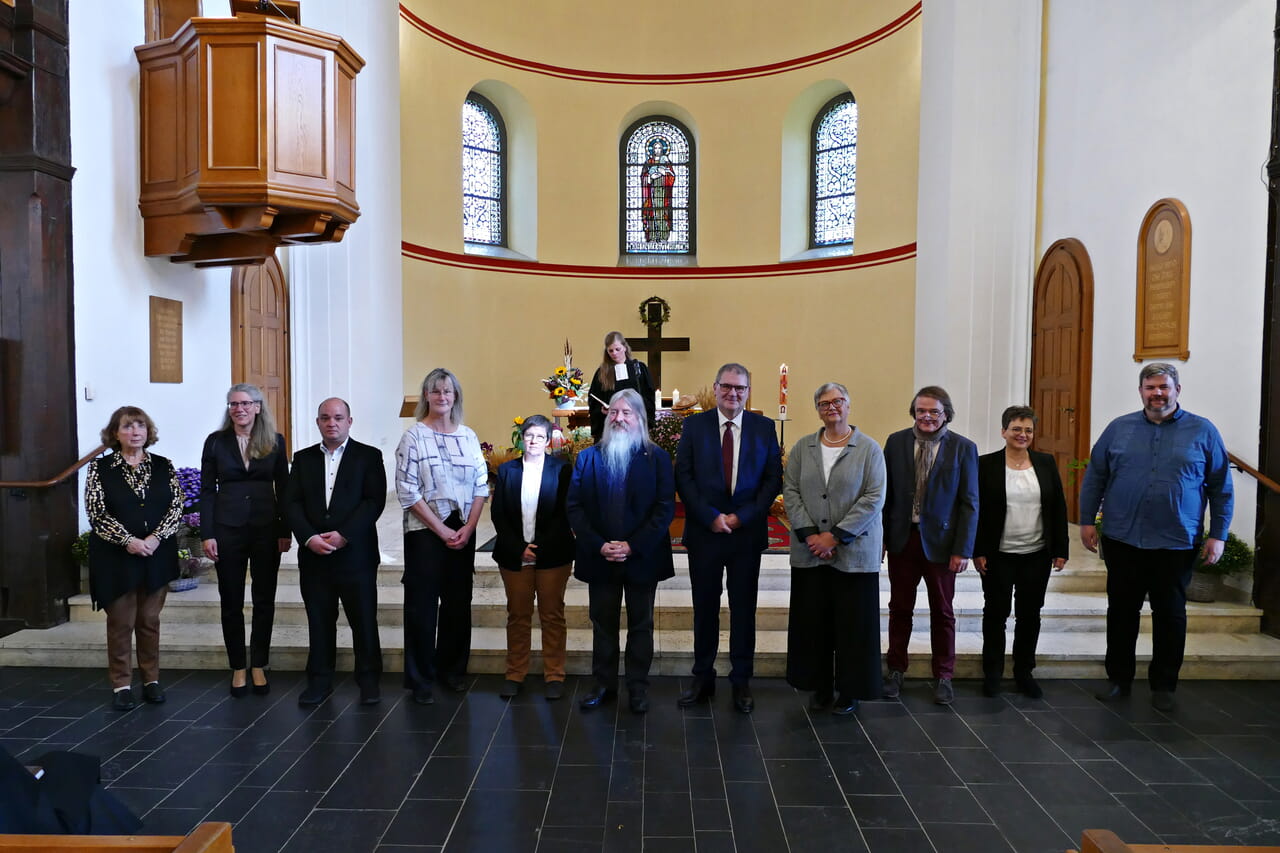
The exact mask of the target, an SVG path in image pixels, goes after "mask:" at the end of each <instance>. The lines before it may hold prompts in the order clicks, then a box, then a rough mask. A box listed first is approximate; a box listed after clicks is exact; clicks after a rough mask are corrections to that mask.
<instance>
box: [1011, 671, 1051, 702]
mask: <svg viewBox="0 0 1280 853" xmlns="http://www.w3.org/2000/svg"><path fill="white" fill-rule="evenodd" d="M1016 683H1017V685H1018V692H1019V693H1021V694H1022V695H1023V696H1026V697H1027V698H1028V699H1043V698H1044V689H1043V688H1041V686H1040V684H1039V682H1037V681H1036V680H1035V679H1034V678H1032V677H1031V676H1029V675H1023V676H1020V677H1019V678H1017V679H1016Z"/></svg>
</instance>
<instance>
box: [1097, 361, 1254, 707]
mask: <svg viewBox="0 0 1280 853" xmlns="http://www.w3.org/2000/svg"><path fill="white" fill-rule="evenodd" d="M1138 390H1139V393H1140V394H1141V395H1142V411H1140V412H1134V413H1132V414H1128V415H1122V416H1120V417H1118V418H1116V419H1115V420H1114V421H1112V422H1111V423H1110V424H1108V425H1107V428H1106V429H1105V430H1103V432H1102V436H1101V437H1100V438H1099V439H1098V443H1097V444H1095V445H1094V446H1093V453H1092V455H1091V456H1090V458H1089V467H1088V469H1087V470H1086V472H1085V477H1084V483H1083V485H1082V486H1081V489H1080V519H1081V522H1084V521H1085V520H1093V519H1096V518H1097V517H1098V511H1099V509H1101V510H1102V518H1103V530H1104V531H1105V535H1104V536H1103V537H1102V540H1103V549H1102V553H1103V561H1104V562H1105V563H1106V564H1107V657H1106V667H1107V678H1108V679H1109V680H1110V682H1111V683H1110V685H1109V687H1108V688H1107V689H1106V690H1105V691H1103V692H1102V693H1100V694H1098V698H1099V699H1101V700H1103V701H1114V700H1117V699H1123V698H1124V697H1126V696H1128V695H1129V691H1130V688H1131V685H1132V684H1133V678H1134V672H1135V669H1136V663H1135V660H1134V646H1135V644H1136V643H1137V640H1138V624H1139V619H1140V616H1141V612H1142V601H1143V599H1144V598H1148V597H1149V598H1150V600H1151V628H1152V630H1151V639H1152V644H1151V665H1150V666H1149V667H1148V668H1147V680H1148V682H1149V683H1150V685H1151V704H1152V705H1154V706H1155V707H1156V708H1157V709H1158V710H1161V711H1172V710H1173V706H1174V702H1173V692H1174V690H1176V689H1177V687H1178V671H1179V670H1180V669H1182V654H1183V649H1184V647H1185V646H1186V640H1187V582H1188V581H1189V580H1190V579H1191V570H1192V567H1193V566H1194V565H1195V558H1196V551H1197V548H1199V551H1200V556H1201V559H1202V560H1203V561H1204V562H1205V563H1206V564H1213V563H1216V562H1217V561H1218V558H1219V557H1221V556H1222V545H1223V542H1224V540H1225V539H1226V538H1227V528H1228V527H1230V525H1231V510H1232V501H1233V495H1232V489H1231V476H1230V472H1229V470H1228V467H1227V449H1226V447H1224V446H1223V444H1222V437H1221V436H1220V435H1219V434H1218V430H1217V428H1216V427H1214V425H1213V424H1212V423H1210V422H1209V421H1208V420H1206V419H1205V418H1202V417H1200V416H1198V415H1193V414H1191V413H1190V412H1188V411H1186V410H1184V409H1183V408H1181V407H1180V406H1179V405H1178V394H1180V393H1181V392H1182V386H1181V385H1179V384H1178V369H1177V368H1176V367H1174V366H1173V365H1172V364H1165V363H1162V362H1155V363H1152V364H1148V365H1146V366H1145V367H1143V368H1142V371H1141V372H1140V373H1139V375H1138ZM1206 505H1207V506H1208V509H1209V535H1208V537H1207V538H1205V539H1204V541H1203V544H1201V537H1202V535H1203V529H1204V528H1203V525H1204V512H1205V508H1206ZM1080 541H1081V542H1083V543H1084V546H1085V547H1086V548H1088V549H1089V550H1090V551H1094V552H1096V551H1097V550H1098V528H1097V527H1096V526H1095V525H1093V524H1084V523H1081V525H1080Z"/></svg>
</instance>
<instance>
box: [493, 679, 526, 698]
mask: <svg viewBox="0 0 1280 853" xmlns="http://www.w3.org/2000/svg"><path fill="white" fill-rule="evenodd" d="M520 686H521V685H520V682H518V681H512V680H511V679H510V678H508V679H507V680H506V681H504V682H502V689H501V690H499V691H498V695H499V696H501V697H502V698H503V699H514V698H515V697H517V696H519V695H520Z"/></svg>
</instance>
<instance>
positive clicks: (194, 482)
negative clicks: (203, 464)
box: [174, 468, 200, 530]
mask: <svg viewBox="0 0 1280 853" xmlns="http://www.w3.org/2000/svg"><path fill="white" fill-rule="evenodd" d="M174 473H176V474H177V475H178V485H179V486H180V487H181V488H182V508H183V509H191V508H193V507H198V506H199V505H200V469H199V468H179V469H178V470H177V471H176V472H174ZM182 523H183V524H185V525H187V526H188V527H191V528H193V529H197V530H198V529H199V528H200V513H199V512H191V513H187V514H185V515H183V516H182Z"/></svg>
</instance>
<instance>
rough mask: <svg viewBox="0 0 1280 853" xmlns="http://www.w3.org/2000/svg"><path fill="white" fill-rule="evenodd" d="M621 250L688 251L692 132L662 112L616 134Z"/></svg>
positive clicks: (691, 245) (691, 226)
mask: <svg viewBox="0 0 1280 853" xmlns="http://www.w3.org/2000/svg"><path fill="white" fill-rule="evenodd" d="M621 154H622V252H623V254H628V255H691V254H693V253H694V249H695V245H696V244H695V243H694V206H693V186H694V184H693V137H692V135H691V134H690V133H689V131H688V130H687V129H686V128H685V127H684V125H682V124H680V123H679V122H677V121H676V120H675V119H672V118H668V117H666V116H649V117H648V118H642V119H640V120H639V121H637V122H636V123H635V124H633V125H631V127H629V128H627V132H626V133H624V134H623V135H622V151H621Z"/></svg>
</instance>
